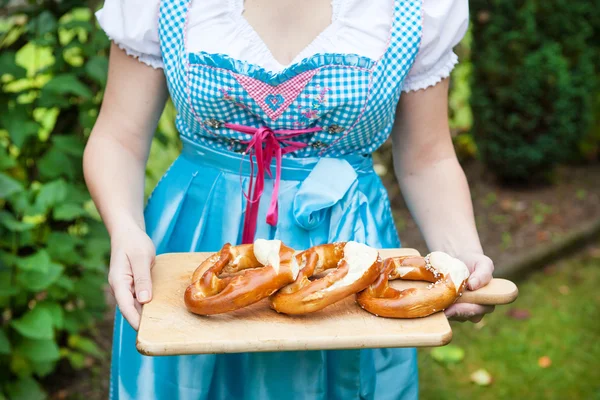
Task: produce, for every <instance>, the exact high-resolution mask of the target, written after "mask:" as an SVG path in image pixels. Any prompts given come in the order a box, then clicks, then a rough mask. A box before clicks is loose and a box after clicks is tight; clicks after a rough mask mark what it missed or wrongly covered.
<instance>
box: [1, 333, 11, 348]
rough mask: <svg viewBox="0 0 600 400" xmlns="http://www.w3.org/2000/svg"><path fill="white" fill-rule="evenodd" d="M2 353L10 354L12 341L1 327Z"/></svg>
mask: <svg viewBox="0 0 600 400" xmlns="http://www.w3.org/2000/svg"><path fill="white" fill-rule="evenodd" d="M0 354H10V341H9V340H8V337H7V336H6V332H4V330H2V329H0Z"/></svg>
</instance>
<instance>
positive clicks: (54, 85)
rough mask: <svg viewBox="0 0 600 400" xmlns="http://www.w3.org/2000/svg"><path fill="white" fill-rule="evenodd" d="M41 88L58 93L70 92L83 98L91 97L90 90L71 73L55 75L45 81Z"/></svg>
mask: <svg viewBox="0 0 600 400" xmlns="http://www.w3.org/2000/svg"><path fill="white" fill-rule="evenodd" d="M42 90H43V91H46V92H50V93H54V94H60V95H65V94H72V95H75V96H80V97H83V98H84V99H90V98H91V97H92V91H91V90H90V89H89V88H88V87H87V86H86V85H85V84H83V83H82V82H81V81H79V79H77V77H76V76H75V75H73V74H62V75H57V76H55V77H54V78H52V79H51V80H50V81H49V82H48V83H46V85H45V86H44V88H43V89H42Z"/></svg>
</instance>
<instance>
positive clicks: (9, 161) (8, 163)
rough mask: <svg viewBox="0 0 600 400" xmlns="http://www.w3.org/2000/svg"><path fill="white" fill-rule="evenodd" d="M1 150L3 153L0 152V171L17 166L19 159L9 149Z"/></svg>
mask: <svg viewBox="0 0 600 400" xmlns="http://www.w3.org/2000/svg"><path fill="white" fill-rule="evenodd" d="M0 152H2V154H0V171H5V170H7V169H9V168H14V167H16V166H17V160H16V159H15V157H13V156H11V155H10V154H9V153H8V149H6V148H0Z"/></svg>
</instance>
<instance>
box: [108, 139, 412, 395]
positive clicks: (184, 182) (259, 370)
mask: <svg viewBox="0 0 600 400" xmlns="http://www.w3.org/2000/svg"><path fill="white" fill-rule="evenodd" d="M182 140H183V141H184V146H183V151H182V154H181V155H180V156H179V157H178V158H177V160H176V161H175V162H174V163H173V165H172V166H171V167H170V168H169V170H168V171H167V173H166V174H165V175H164V176H163V178H162V179H161V181H160V182H159V183H158V185H157V187H156V188H155V189H154V192H153V193H152V195H151V197H150V199H149V201H148V204H147V207H146V211H145V218H146V229H147V232H148V235H149V236H150V237H151V238H152V240H153V241H154V243H155V245H156V249H157V253H158V254H161V253H167V252H195V251H218V250H219V249H220V248H221V246H222V245H223V244H224V243H225V242H230V243H239V242H240V241H241V235H242V228H243V226H242V221H243V217H244V207H245V204H246V199H245V197H244V195H243V191H242V188H247V185H248V180H249V173H250V164H249V161H248V159H247V157H245V158H244V157H242V156H241V155H240V154H237V153H232V152H224V151H222V150H215V149H211V148H208V147H205V146H203V145H200V144H198V143H195V142H192V141H189V140H186V139H185V138H183V139H182ZM282 165H283V169H282V175H281V178H282V179H281V184H280V189H279V221H278V224H277V226H270V225H268V224H266V222H265V217H266V213H267V209H268V203H269V199H270V197H271V192H272V189H273V182H272V181H271V180H269V179H267V180H266V182H265V192H264V194H263V199H262V201H261V203H260V210H259V220H258V227H257V231H256V238H265V239H280V240H282V241H283V242H284V243H285V244H287V245H288V246H291V247H292V248H296V249H304V248H308V247H311V246H313V245H318V244H322V243H329V242H334V241H348V240H355V241H359V242H363V243H366V244H368V245H370V246H373V247H378V248H386V247H387V248H389V247H399V246H400V242H399V240H398V236H397V233H396V229H395V226H394V222H393V218H392V214H391V209H390V205H389V200H388V196H387V192H386V191H385V188H384V187H383V185H382V183H381V181H380V179H379V177H378V176H377V175H376V174H375V172H374V171H373V165H372V159H371V158H370V157H363V156H350V157H346V158H300V159H296V158H285V159H284V160H283V164H282ZM135 338H136V332H135V331H134V330H133V329H132V328H131V326H130V325H129V324H128V323H127V322H126V321H125V320H124V319H123V317H122V315H121V314H120V312H119V310H117V312H116V319H115V329H114V338H113V353H112V370H111V383H110V395H111V398H112V399H119V400H126V399H140V400H153V399H156V400H159V399H160V400H163V399H165V400H166V399H169V400H236V399H240V400H245V399H248V400H250V399H252V400H254V399H256V400H259V399H260V400H271V399H277V400H278V399H286V400H288V399H289V400H317V399H340V400H348V399H375V400H387V399H395V400H397V399H403V400H404V399H416V398H417V397H418V379H417V364H416V351H415V349H366V350H335V351H303V352H279V353H242V354H218V355H195V356H167V357H148V356H142V355H141V354H139V353H138V352H137V350H136V348H135Z"/></svg>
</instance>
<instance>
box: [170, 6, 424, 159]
mask: <svg viewBox="0 0 600 400" xmlns="http://www.w3.org/2000/svg"><path fill="white" fill-rule="evenodd" d="M189 2H190V0H164V1H162V4H161V8H160V16H159V33H160V35H159V37H160V44H161V50H162V54H163V59H164V62H165V73H166V76H167V82H168V86H169V91H170V93H171V97H172V99H173V102H174V104H175V106H176V108H177V111H178V116H177V128H178V129H179V132H180V133H181V135H182V136H185V137H187V138H189V139H192V140H194V141H199V142H201V143H202V144H205V145H210V146H211V147H216V148H221V149H227V150H233V151H243V150H244V149H245V145H244V144H243V143H240V141H241V140H244V139H247V135H244V134H243V133H240V132H238V131H234V130H231V129H228V128H227V127H225V126H224V123H226V122H228V123H232V124H239V125H246V126H251V127H257V128H258V127H263V126H267V127H269V128H271V129H273V130H277V129H306V128H312V127H321V128H322V129H321V130H319V131H317V132H311V133H307V134H305V135H302V136H299V137H297V138H295V140H297V141H301V142H304V143H307V144H308V146H307V147H306V148H304V149H301V150H298V151H296V152H294V153H291V154H290V155H288V156H292V157H310V156H318V155H320V156H323V155H326V156H329V157H336V156H342V155H348V154H370V153H372V152H373V151H374V150H376V149H377V148H378V147H379V146H381V144H383V142H384V141H385V140H386V139H387V138H388V136H389V133H390V130H391V128H392V125H393V122H394V115H395V109H396V104H397V102H398V99H399V97H400V93H401V89H402V82H403V81H404V78H405V77H406V75H407V73H408V71H409V69H410V68H411V66H412V64H413V62H414V60H415V57H416V55H417V53H418V50H419V44H420V41H421V30H422V28H421V25H422V24H421V22H422V21H421V20H422V17H421V1H419V0H394V4H393V7H394V10H395V11H394V20H393V21H392V24H391V28H390V36H389V43H388V46H387V49H386V51H385V52H384V54H383V55H382V56H381V57H380V58H379V59H370V58H367V57H363V56H358V55H354V54H316V55H314V56H312V57H308V58H306V59H304V60H302V61H300V62H298V63H295V64H292V65H290V66H288V67H287V68H285V69H284V70H282V71H279V72H271V71H267V70H265V69H263V68H261V67H260V66H258V65H254V64H251V63H248V62H245V61H240V60H236V59H233V58H231V57H229V56H227V55H226V54H214V53H206V52H188V51H187V50H186V48H187V47H186V34H187V31H186V26H187V25H186V21H187V18H188V10H189Z"/></svg>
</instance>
